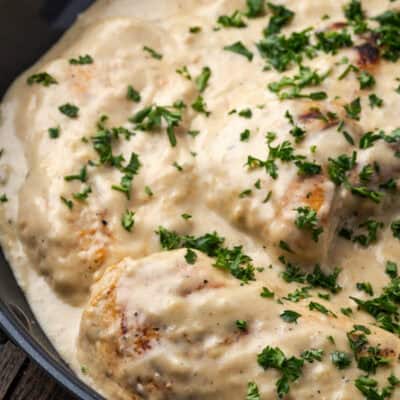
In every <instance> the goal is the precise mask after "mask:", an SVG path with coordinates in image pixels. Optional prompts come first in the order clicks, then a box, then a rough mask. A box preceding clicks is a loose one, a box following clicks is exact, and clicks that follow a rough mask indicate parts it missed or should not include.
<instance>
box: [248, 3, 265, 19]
mask: <svg viewBox="0 0 400 400" xmlns="http://www.w3.org/2000/svg"><path fill="white" fill-rule="evenodd" d="M246 4H247V11H246V16H247V17H248V18H257V17H261V16H263V15H264V13H265V0H246Z"/></svg>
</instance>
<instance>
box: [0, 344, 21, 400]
mask: <svg viewBox="0 0 400 400" xmlns="http://www.w3.org/2000/svg"><path fill="white" fill-rule="evenodd" d="M26 362H27V357H26V356H25V354H24V353H23V352H22V351H21V350H19V349H18V348H17V347H15V346H14V345H13V344H12V343H11V342H7V343H6V344H5V345H4V346H2V347H1V349H0V400H3V399H6V396H7V393H8V392H9V390H10V388H11V387H12V385H13V382H14V381H15V379H17V377H18V374H19V373H20V371H21V370H22V369H23V367H24V364H25V363H26Z"/></svg>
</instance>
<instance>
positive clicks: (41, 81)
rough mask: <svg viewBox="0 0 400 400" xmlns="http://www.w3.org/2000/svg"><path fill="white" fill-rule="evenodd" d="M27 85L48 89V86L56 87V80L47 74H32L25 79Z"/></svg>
mask: <svg viewBox="0 0 400 400" xmlns="http://www.w3.org/2000/svg"><path fill="white" fill-rule="evenodd" d="M27 83H28V85H33V84H38V85H43V86H45V87H48V86H50V85H57V84H58V82H57V80H56V79H55V78H54V77H53V76H51V75H50V74H48V73H47V72H40V73H38V74H33V75H31V76H30V77H29V78H28V79H27Z"/></svg>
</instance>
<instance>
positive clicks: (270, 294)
mask: <svg viewBox="0 0 400 400" xmlns="http://www.w3.org/2000/svg"><path fill="white" fill-rule="evenodd" d="M260 296H261V297H264V298H265V299H272V298H273V297H274V296H275V293H274V292H271V290H269V289H268V288H267V287H265V286H264V287H263V288H262V292H261V294H260Z"/></svg>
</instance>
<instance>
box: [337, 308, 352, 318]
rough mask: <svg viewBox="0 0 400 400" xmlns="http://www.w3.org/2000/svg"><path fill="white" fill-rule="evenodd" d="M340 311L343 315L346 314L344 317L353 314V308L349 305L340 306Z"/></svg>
mask: <svg viewBox="0 0 400 400" xmlns="http://www.w3.org/2000/svg"><path fill="white" fill-rule="evenodd" d="M340 311H341V312H342V314H343V315H346V317H350V316H351V315H352V314H353V310H352V309H351V308H350V307H342V308H341V309H340Z"/></svg>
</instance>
